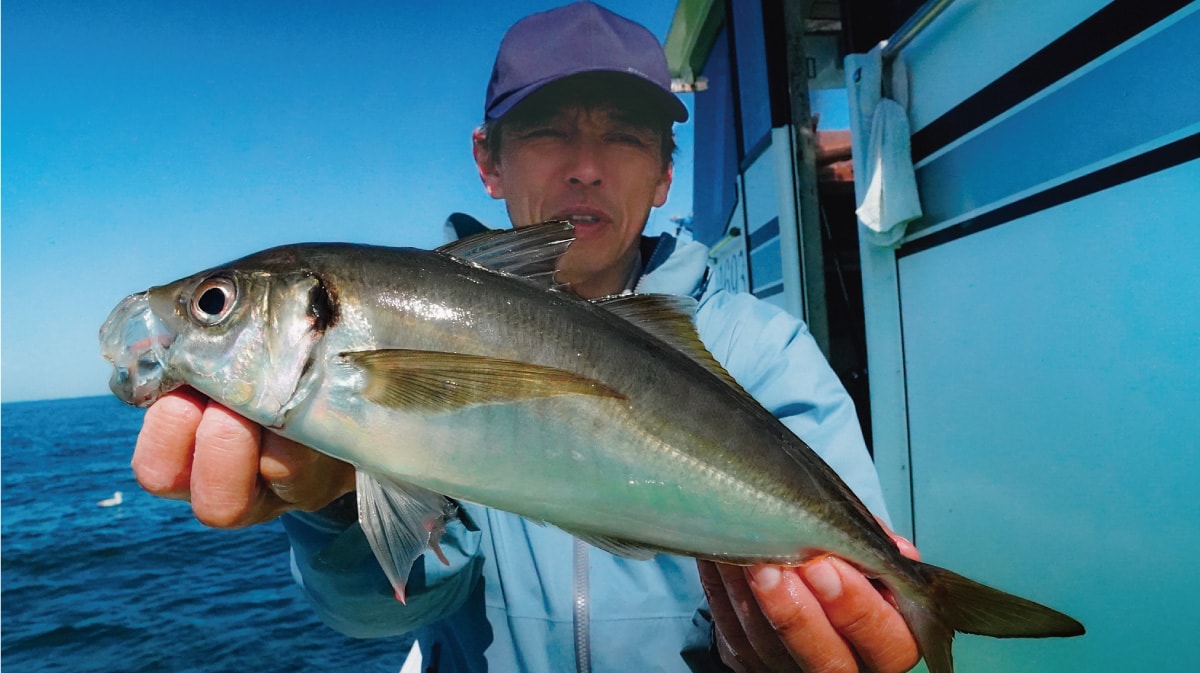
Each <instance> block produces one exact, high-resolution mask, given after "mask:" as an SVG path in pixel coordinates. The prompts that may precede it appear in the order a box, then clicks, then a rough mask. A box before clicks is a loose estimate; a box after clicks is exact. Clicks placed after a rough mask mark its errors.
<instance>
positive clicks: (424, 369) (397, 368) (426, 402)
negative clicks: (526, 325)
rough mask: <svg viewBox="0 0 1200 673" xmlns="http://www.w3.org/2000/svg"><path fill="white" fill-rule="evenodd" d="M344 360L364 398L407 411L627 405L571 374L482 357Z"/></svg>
mask: <svg viewBox="0 0 1200 673" xmlns="http://www.w3.org/2000/svg"><path fill="white" fill-rule="evenodd" d="M341 355H342V357H343V358H345V359H346V360H347V361H348V362H350V363H351V364H352V365H354V366H356V367H358V368H359V369H361V370H362V372H363V374H364V378H365V385H364V386H363V391H362V393H363V396H364V397H366V398H367V399H368V400H370V401H371V402H374V403H375V404H379V405H382V406H386V407H390V408H393V409H400V410H405V411H430V412H445V411H453V410H455V409H459V408H462V407H466V406H470V405H475V404H490V403H499V402H515V401H519V400H528V399H535V398H541V397H554V396H558V395H594V396H598V397H610V398H615V399H619V400H624V399H626V397H625V396H624V395H622V394H620V393H618V392H617V391H615V390H613V389H612V388H609V387H608V386H606V385H604V384H603V383H601V382H599V381H596V380H594V379H590V378H587V377H584V376H580V375H578V374H575V373H572V372H569V371H565V370H562V369H556V368H553V367H546V366H543V365H537V364H531V363H528V362H518V361H515V360H503V359H500V358H493V357H488V356H484V355H463V354H460V353H443V352H439V351H420V350H405V349H386V350H375V351H359V352H353V353H342V354H341Z"/></svg>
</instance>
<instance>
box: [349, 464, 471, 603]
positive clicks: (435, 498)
mask: <svg viewBox="0 0 1200 673" xmlns="http://www.w3.org/2000/svg"><path fill="white" fill-rule="evenodd" d="M355 480H356V487H357V489H358V521H359V524H360V525H361V526H362V529H363V533H364V534H365V535H366V537H367V542H368V543H369V544H370V545H371V550H372V551H374V552H375V558H376V559H377V560H378V561H379V565H380V567H382V568H383V572H384V574H385V575H387V578H388V581H389V582H391V584H392V588H393V589H395V591H396V598H397V599H399V600H400V602H401V603H403V602H404V600H405V591H404V585H405V581H406V580H407V578H408V574H409V573H410V572H411V571H412V566H413V563H415V562H416V560H417V557H419V556H420V555H421V554H422V553H423V552H424V551H425V548H426V547H428V548H430V549H432V550H433V552H434V553H435V554H437V557H438V559H439V560H441V562H442V563H444V564H446V565H450V563H449V561H447V560H446V556H445V555H444V554H443V553H442V550H441V547H439V546H438V541H439V540H441V537H442V532H443V531H445V529H446V523H447V522H448V521H450V520H452V519H453V518H454V517H455V516H456V515H457V513H458V505H456V504H455V503H454V501H453V500H451V499H450V498H447V497H446V496H444V495H442V494H440V493H435V492H433V491H430V490H428V489H424V488H421V487H419V486H413V485H412V484H405V483H402V482H398V481H393V480H390V479H386V478H383V477H378V476H375V475H372V474H370V473H367V472H363V471H362V470H359V471H358V473H357V474H356V475H355Z"/></svg>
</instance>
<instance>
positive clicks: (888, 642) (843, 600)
mask: <svg viewBox="0 0 1200 673" xmlns="http://www.w3.org/2000/svg"><path fill="white" fill-rule="evenodd" d="M800 575H801V576H802V577H803V579H804V582H805V584H806V585H807V586H808V587H809V589H810V590H811V591H812V593H813V594H814V595H815V596H816V597H817V599H818V600H819V601H820V602H821V606H822V607H823V608H824V612H825V616H826V617H827V618H828V620H829V623H830V624H831V625H832V626H833V628H834V629H835V630H836V631H837V632H838V633H839V634H841V636H842V637H843V638H844V639H845V640H846V641H847V642H848V643H849V644H850V646H851V647H853V649H854V651H855V652H857V653H858V656H859V657H861V658H862V660H863V663H864V664H866V666H867V668H868V669H869V670H871V671H876V672H877V673H900V672H901V671H907V670H909V669H910V668H912V667H913V666H915V665H916V664H917V661H918V659H919V658H920V655H919V653H918V649H917V643H916V641H915V640H914V639H913V637H912V634H911V633H910V632H909V630H908V625H907V624H905V622H904V618H903V617H901V616H900V613H899V612H897V611H896V609H895V607H893V606H892V604H891V603H889V602H888V600H887V599H886V598H884V597H883V595H881V594H880V593H879V591H878V589H876V588H875V586H874V585H873V584H871V582H870V580H868V579H867V578H866V577H865V576H863V574H862V573H861V572H859V571H858V570H856V569H855V568H854V567H853V566H851V565H850V564H848V563H846V562H845V561H843V560H841V559H839V558H835V557H832V556H827V557H823V558H819V559H816V560H814V561H812V562H809V563H807V564H805V565H804V566H802V567H801V570H800Z"/></svg>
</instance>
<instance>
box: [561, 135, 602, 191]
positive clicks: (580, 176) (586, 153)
mask: <svg viewBox="0 0 1200 673" xmlns="http://www.w3.org/2000/svg"><path fill="white" fill-rule="evenodd" d="M599 150H600V148H599V147H597V145H596V144H595V143H592V142H587V141H583V142H580V143H578V144H577V145H576V146H575V147H574V148H573V152H572V156H571V162H570V165H569V166H568V168H567V181H568V182H569V183H571V184H572V185H584V186H588V187H599V186H600V185H601V184H603V182H604V175H603V164H602V161H601V156H600V151H599Z"/></svg>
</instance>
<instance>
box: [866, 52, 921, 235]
mask: <svg viewBox="0 0 1200 673" xmlns="http://www.w3.org/2000/svg"><path fill="white" fill-rule="evenodd" d="M880 47H882V45H880ZM880 47H876V48H875V49H874V50H872V53H871V54H870V55H869V56H868V59H867V64H866V65H865V67H864V68H863V74H862V79H861V82H860V86H862V87H863V91H864V92H866V91H867V88H866V87H867V86H878V85H876V84H875V82H882V79H883V78H882V66H883V64H882V59H881V57H880V52H881V49H880ZM891 89H892V92H891V93H892V95H893V96H894V97H895V98H896V99H898V100H899V101H900V102H897V100H893V99H891V98H883V97H882V96H881V97H880V98H879V99H878V102H876V103H875V104H874V110H873V112H872V114H871V131H870V136H869V137H868V139H867V143H866V145H867V148H866V150H867V156H866V161H865V162H864V166H865V168H866V175H864V176H862V177H863V179H865V180H866V184H867V189H866V190H865V192H863V198H862V202H861V203H859V204H858V209H857V210H856V211H855V212H856V213H857V214H858V219H859V221H860V222H862V223H863V226H864V227H865V231H864V232H863V233H864V235H865V236H866V239H867V240H868V241H870V242H871V243H874V244H875V245H880V246H891V245H895V244H896V243H897V242H899V241H900V239H901V238H903V237H904V230H905V228H906V226H907V225H908V223H909V222H911V221H913V220H915V219H917V218H919V217H921V201H920V198H919V196H918V194H917V178H916V173H915V171H914V170H913V164H912V145H911V142H910V135H911V133H910V131H909V126H908V113H907V112H906V111H905V108H904V103H907V101H908V77H907V72H906V71H905V69H904V65H903V64H902V63H900V62H898V61H897V62H896V63H895V64H894V65H893V72H892V87H891ZM863 98H864V99H865V98H866V97H865V96H864V97H863ZM862 102H863V104H864V105H866V104H868V102H869V101H867V100H862ZM862 113H865V110H864V111H862V112H860V114H862ZM864 117H865V114H864ZM857 177H858V176H856V179H857Z"/></svg>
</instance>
